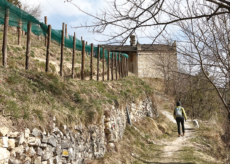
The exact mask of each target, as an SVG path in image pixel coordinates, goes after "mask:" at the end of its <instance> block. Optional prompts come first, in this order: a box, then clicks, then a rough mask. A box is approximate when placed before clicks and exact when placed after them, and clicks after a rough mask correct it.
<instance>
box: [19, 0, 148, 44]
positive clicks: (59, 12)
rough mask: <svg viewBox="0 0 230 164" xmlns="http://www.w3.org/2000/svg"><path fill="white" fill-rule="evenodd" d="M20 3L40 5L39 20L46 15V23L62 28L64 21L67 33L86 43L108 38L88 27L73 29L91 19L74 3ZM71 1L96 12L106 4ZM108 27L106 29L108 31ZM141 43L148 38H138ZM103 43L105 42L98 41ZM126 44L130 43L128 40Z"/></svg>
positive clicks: (31, 0)
mask: <svg viewBox="0 0 230 164" xmlns="http://www.w3.org/2000/svg"><path fill="white" fill-rule="evenodd" d="M21 2H22V4H25V3H26V4H30V5H38V4H40V5H41V7H42V11H43V12H42V17H41V20H40V21H41V22H44V16H47V20H48V24H50V25H51V26H52V28H53V29H59V30H60V29H62V23H63V22H64V23H65V24H67V26H68V34H69V35H74V32H76V37H77V38H78V39H81V37H83V40H85V41H87V42H88V44H90V43H93V44H94V45H97V44H99V42H98V40H99V41H103V40H106V39H108V38H107V37H106V36H103V35H101V34H93V33H90V32H89V31H88V29H85V28H80V29H75V28H73V27H76V26H79V25H80V24H85V23H86V22H87V23H89V24H91V22H92V21H93V19H92V18H91V17H90V16H87V15H86V14H84V13H82V12H81V11H79V10H78V9H77V8H76V7H75V6H74V5H72V4H71V3H68V2H66V1H64V0H21ZM72 2H73V3H75V4H77V5H78V6H80V7H81V9H82V10H84V11H87V12H88V13H92V14H96V13H97V12H99V10H100V9H102V8H103V7H105V6H106V0H72ZM109 30H110V29H107V32H109ZM139 42H140V43H141V44H143V43H145V44H151V40H150V39H146V38H144V39H141V38H140V39H139ZM100 44H105V43H100ZM126 44H130V42H129V40H128V41H127V42H126Z"/></svg>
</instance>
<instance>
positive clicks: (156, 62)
mask: <svg viewBox="0 0 230 164" xmlns="http://www.w3.org/2000/svg"><path fill="white" fill-rule="evenodd" d="M102 47H104V48H105V49H107V50H110V51H113V52H121V53H126V54H128V55H129V59H128V70H129V72H131V73H133V74H135V75H137V76H138V77H141V78H142V77H149V78H167V77H166V76H168V75H170V74H171V73H172V72H175V71H177V69H178V68H177V50H176V41H175V42H174V43H173V44H172V45H171V46H170V45H162V44H140V43H139V42H138V41H137V43H136V40H135V36H134V35H132V36H130V45H123V46H118V45H102Z"/></svg>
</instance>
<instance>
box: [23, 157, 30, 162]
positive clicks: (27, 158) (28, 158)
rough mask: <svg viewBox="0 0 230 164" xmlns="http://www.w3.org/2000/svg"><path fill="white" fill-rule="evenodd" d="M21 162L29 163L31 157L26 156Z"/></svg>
mask: <svg viewBox="0 0 230 164" xmlns="http://www.w3.org/2000/svg"><path fill="white" fill-rule="evenodd" d="M23 164H31V158H30V157H26V158H25V160H24V162H23Z"/></svg>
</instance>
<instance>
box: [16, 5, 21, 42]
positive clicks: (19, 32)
mask: <svg viewBox="0 0 230 164" xmlns="http://www.w3.org/2000/svg"><path fill="white" fill-rule="evenodd" d="M19 9H22V6H21V5H20V6H19ZM18 26H19V27H17V32H18V45H21V36H22V33H21V26H22V21H21V20H19V22H18Z"/></svg>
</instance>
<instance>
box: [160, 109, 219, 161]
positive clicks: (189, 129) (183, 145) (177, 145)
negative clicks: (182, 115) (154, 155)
mask: <svg viewBox="0 0 230 164" xmlns="http://www.w3.org/2000/svg"><path fill="white" fill-rule="evenodd" d="M162 114H164V115H165V116H166V117H167V118H168V119H169V120H170V121H171V122H172V123H175V124H176V121H175V119H174V118H173V116H172V114H171V113H169V112H168V111H163V112H162ZM175 133H176V134H177V129H175ZM176 134H175V137H173V138H171V141H163V142H162V144H163V145H164V148H163V152H162V153H161V160H160V161H159V162H157V163H162V164H163V163H165V164H182V163H187V164H192V163H200V162H198V161H197V162H194V159H195V157H199V158H201V159H203V160H204V161H206V162H207V163H218V162H217V161H216V160H215V159H214V158H213V157H211V156H208V155H207V154H203V153H200V152H196V151H195V153H194V152H193V151H192V150H194V149H195V146H194V144H193V143H192V142H191V141H190V139H191V138H193V137H195V135H196V130H195V129H194V128H193V123H192V121H191V120H187V121H186V122H185V136H183V137H177V136H176ZM190 151H191V154H190ZM203 160H202V161H203ZM201 163H203V162H201Z"/></svg>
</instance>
